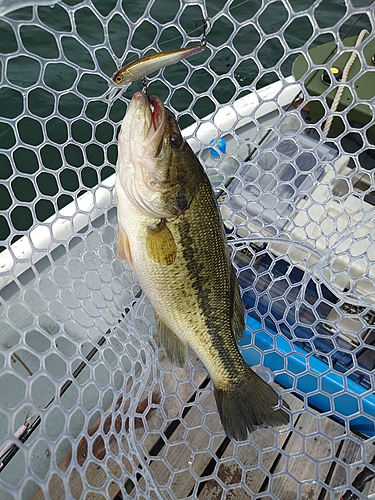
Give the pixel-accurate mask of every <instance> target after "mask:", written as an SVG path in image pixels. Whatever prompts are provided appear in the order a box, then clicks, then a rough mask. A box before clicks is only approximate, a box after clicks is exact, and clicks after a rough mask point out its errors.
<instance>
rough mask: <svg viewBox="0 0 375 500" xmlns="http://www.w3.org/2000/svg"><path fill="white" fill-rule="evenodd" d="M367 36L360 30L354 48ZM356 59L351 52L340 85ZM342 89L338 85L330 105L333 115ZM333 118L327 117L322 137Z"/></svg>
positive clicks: (341, 86) (355, 55)
mask: <svg viewBox="0 0 375 500" xmlns="http://www.w3.org/2000/svg"><path fill="white" fill-rule="evenodd" d="M368 34H369V32H368V31H367V30H362V31H361V32H360V34H359V35H358V38H357V41H356V43H355V46H354V48H356V47H358V46H359V45H360V44H361V43H362V41H363V39H364V37H365V36H366V35H368ZM356 57H357V52H356V51H355V50H353V52H352V54H351V56H350V58H349V60H348V62H347V63H346V65H345V68H344V70H343V72H342V78H341V83H342V84H343V83H345V82H346V81H347V79H348V75H349V71H350V68H351V67H352V66H353V63H354V61H355V58H356ZM344 89H345V85H340V86H339V88H338V89H337V92H336V96H335V98H334V100H333V103H332V106H331V112H332V113H334V112H335V111H336V109H337V107H338V105H339V102H340V99H341V96H342V93H343V92H344ZM333 118H334V116H333V114H331V115H330V116H329V117H328V119H327V121H326V124H325V126H324V129H323V134H324V135H328V132H329V130H330V128H331V125H332V121H333Z"/></svg>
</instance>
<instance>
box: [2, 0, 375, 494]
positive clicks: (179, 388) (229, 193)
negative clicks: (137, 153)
mask: <svg viewBox="0 0 375 500" xmlns="http://www.w3.org/2000/svg"><path fill="white" fill-rule="evenodd" d="M30 3H31V2H16V1H14V2H13V5H15V4H17V5H19V6H20V7H22V6H24V7H23V8H22V9H20V10H16V11H12V10H11V7H9V6H10V5H11V4H12V2H7V0H3V1H2V2H0V16H2V17H1V18H0V54H1V58H0V71H1V88H0V117H1V120H0V182H1V184H0V238H1V241H0V250H1V253H0V342H1V351H0V498H1V499H2V500H11V499H12V500H15V499H21V498H22V499H34V500H35V499H53V500H61V499H64V498H66V499H71V498H74V499H87V500H88V499H98V500H99V499H113V498H114V499H117V500H119V499H121V498H137V499H147V500H149V499H159V498H160V499H168V500H170V499H173V500H174V499H182V498H192V499H195V498H204V499H219V498H220V499H226V500H232V499H241V500H242V499H253V498H254V499H260V498H262V499H296V498H298V499H319V500H322V499H323V498H324V499H328V498H329V499H340V498H345V499H348V498H362V499H367V498H372V497H373V496H374V494H375V486H374V484H373V482H372V481H371V479H372V478H373V476H374V474H375V472H374V465H373V464H374V455H375V448H374V436H375V425H374V422H375V399H374V389H375V381H374V368H375V361H374V360H375V330H374V327H373V324H374V322H375V313H374V310H375V306H374V302H375V291H374V277H375V246H374V238H375V228H374V216H375V211H374V205H375V194H374V193H375V180H374V168H375V149H374V143H375V126H374V88H375V73H374V60H375V58H374V54H375V43H374V36H373V33H374V15H373V9H374V7H373V6H372V5H371V3H370V2H369V1H367V0H362V1H358V0H351V1H350V0H345V2H344V1H343V2H333V1H329V0H322V1H315V2H314V1H313V0H303V1H301V0H298V1H297V0H290V1H289V2H288V1H287V0H282V1H279V0H276V1H271V2H269V1H266V0H248V1H233V2H224V1H219V2H218V1H207V2H204V1H194V0H191V1H190V0H186V1H184V0H180V1H177V0H173V1H168V2H163V1H161V0H150V1H149V2H145V1H137V2H130V1H126V0H124V1H122V2H121V1H120V0H105V1H104V0H92V1H90V0H85V1H79V0H64V1H59V2H54V3H55V5H54V6H53V7H50V6H46V3H47V2H42V1H41V2H39V3H40V4H43V5H40V6H35V5H34V6H29V5H30ZM34 3H38V2H37V1H35V2H34ZM51 3H52V2H51ZM206 18H209V21H210V31H209V33H208V37H207V48H206V49H205V51H204V52H202V53H201V54H198V55H196V56H194V57H192V58H191V59H188V60H186V61H183V62H180V63H179V64H178V65H176V66H171V67H169V68H166V69H165V70H161V71H160V72H158V73H157V74H154V75H151V78H150V79H149V93H150V94H155V95H157V96H158V97H159V98H160V99H162V100H163V102H164V103H165V105H166V106H167V107H168V108H169V109H170V110H172V111H173V113H175V115H176V117H177V119H178V121H179V123H180V126H181V128H182V129H184V135H185V136H186V137H187V140H188V141H189V143H190V144H191V146H192V147H193V149H194V151H195V152H196V154H197V156H198V157H199V158H200V160H201V161H202V163H203V164H205V165H206V167H207V171H208V173H209V176H210V179H211V181H212V183H213V185H214V188H215V190H216V193H217V196H218V201H219V204H220V207H221V210H222V214H223V218H224V222H225V225H226V230H227V233H228V241H229V243H230V245H231V248H232V258H233V262H234V263H235V266H236V269H237V271H238V276H239V281H240V285H241V290H242V293H243V299H244V302H245V305H246V309H247V328H246V331H245V336H244V339H243V340H242V342H241V349H242V353H243V356H244V358H245V360H246V361H247V362H248V363H249V364H250V365H260V366H261V367H264V368H262V370H263V371H264V375H265V376H268V377H269V378H270V382H271V383H274V384H275V386H276V388H277V390H278V391H279V392H280V394H281V395H282V397H283V398H284V400H285V401H286V402H287V403H288V404H289V406H290V416H291V423H290V425H288V426H284V427H280V428H278V429H271V428H263V429H258V430H257V431H255V432H254V433H253V434H252V435H251V436H250V437H249V440H248V441H247V442H235V441H233V442H232V441H230V440H229V439H228V438H226V436H225V434H224V432H223V430H222V427H221V424H220V420H219V416H218V413H217V410H216V406H215V403H214V398H213V393H212V387H211V382H210V380H209V378H208V376H207V372H206V370H205V368H204V366H202V364H201V362H200V360H199V359H198V358H197V357H196V356H195V355H194V353H193V352H190V354H189V362H188V364H187V366H186V368H185V369H178V368H174V367H172V366H171V365H170V363H169V362H168V361H167V360H166V359H165V356H164V353H163V351H162V350H161V349H160V348H159V347H158V339H157V338H156V337H155V336H154V335H155V322H154V317H153V311H152V309H151V307H150V305H149V303H148V301H147V299H146V298H145V296H144V294H143V293H142V290H141V289H140V287H139V285H138V284H137V281H136V279H135V277H134V276H133V274H132V272H131V270H130V269H129V267H128V266H127V264H126V263H124V262H123V261H120V260H119V259H118V258H117V256H116V255H117V218H116V208H115V203H114V194H113V185H114V172H115V164H116V159H117V141H116V137H117V133H118V130H119V126H120V123H121V120H122V118H123V116H124V114H125V111H126V107H127V104H128V102H129V99H130V98H131V96H132V95H133V94H134V92H136V91H139V90H141V88H142V87H141V83H140V82H135V83H133V84H132V85H131V86H130V87H129V88H128V89H125V90H124V91H123V92H122V93H121V94H119V95H118V96H116V98H115V99H113V101H111V102H109V101H108V99H107V95H108V82H109V81H110V77H111V75H112V74H113V73H114V72H115V71H116V70H117V69H118V68H119V67H120V66H121V65H122V64H123V63H124V61H125V60H127V61H128V60H131V58H132V57H138V56H143V55H145V54H146V53H152V52H153V51H159V50H170V49H175V48H179V47H182V46H186V45H187V44H188V43H190V42H197V41H198V40H199V39H200V37H201V27H200V26H201V22H199V21H200V20H201V19H206ZM197 22H198V25H197V24H196V23H197ZM363 30H365V31H363ZM358 37H360V38H358ZM220 139H221V141H219V140H220ZM223 140H224V142H223ZM211 141H214V142H213V143H212V144H210V143H211ZM218 141H219V144H217V142H218ZM223 144H224V146H223ZM219 145H221V146H220V147H221V148H222V150H220V148H219ZM210 148H213V150H212V149H211V151H210ZM272 380H273V382H272ZM350 495H352V496H350ZM354 495H356V496H354Z"/></svg>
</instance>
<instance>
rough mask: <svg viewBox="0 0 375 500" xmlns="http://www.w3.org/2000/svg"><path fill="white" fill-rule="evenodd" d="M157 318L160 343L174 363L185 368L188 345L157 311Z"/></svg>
mask: <svg viewBox="0 0 375 500" xmlns="http://www.w3.org/2000/svg"><path fill="white" fill-rule="evenodd" d="M155 319H156V328H157V331H158V335H159V339H160V344H161V346H162V348H163V349H164V352H165V355H166V356H167V358H168V359H169V361H170V362H171V363H172V364H174V365H176V366H179V367H180V368H183V367H184V366H185V362H186V356H187V345H186V344H185V343H184V342H182V340H180V339H179V338H178V337H177V335H176V334H175V333H173V332H172V330H171V329H170V328H168V327H167V325H166V324H165V323H164V322H163V321H162V320H161V319H160V317H159V315H158V314H157V313H156V312H155Z"/></svg>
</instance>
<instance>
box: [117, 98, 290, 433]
mask: <svg viewBox="0 0 375 500" xmlns="http://www.w3.org/2000/svg"><path fill="white" fill-rule="evenodd" d="M148 99H149V100H148ZM116 196H117V206H118V219H119V248H118V253H119V255H120V256H121V257H123V258H126V259H127V260H128V262H129V264H130V265H131V267H132V268H133V269H134V272H135V274H136V275H137V277H138V280H139V282H140V284H141V286H142V289H143V290H144V292H145V293H146V295H147V296H148V298H149V299H150V302H151V304H152V306H153V308H154V312H155V318H156V324H157V330H158V334H159V337H160V342H161V345H162V346H163V348H164V350H165V352H166V355H167V356H168V358H169V359H170V360H171V361H172V362H173V363H175V364H176V365H178V366H183V365H184V363H185V359H186V352H187V346H188V345H189V346H190V347H192V348H193V349H194V351H195V352H196V354H197V355H198V356H199V357H200V359H201V360H202V362H203V363H204V365H205V366H206V368H207V370H208V372H209V373H210V375H211V378H212V381H213V386H214V394H215V398H216V402H217V405H218V410H219V413H220V417H221V421H222V423H223V426H224V430H225V432H226V433H227V435H228V436H229V437H231V438H234V439H239V440H243V439H246V437H247V433H248V431H250V432H251V431H253V430H254V429H255V428H256V427H257V426H259V425H264V424H268V425H280V424H283V423H287V422H288V421H289V417H288V415H287V414H286V413H285V412H284V411H283V410H281V409H277V410H276V411H275V409H274V406H275V405H277V403H278V397H277V394H276V393H275V391H274V390H273V389H272V388H271V387H270V386H269V385H267V384H266V383H265V382H264V381H263V380H262V379H261V378H260V377H259V376H258V375H257V374H255V373H254V372H253V371H252V370H251V369H250V368H249V367H248V366H247V365H246V363H245V362H244V360H243V358H242V356H241V354H240V352H239V350H238V347H237V340H238V339H239V338H241V336H242V334H243V330H244V305H243V302H242V300H241V297H240V291H239V285H238V282H237V278H236V275H235V271H234V268H233V266H232V263H231V260H230V255H229V251H228V246H227V243H226V237H225V232H224V229H223V224H222V220H221V216H220V211H219V209H218V206H217V202H216V199H215V196H214V193H213V191H212V187H211V184H210V182H209V179H208V177H207V175H206V174H205V172H204V170H203V168H202V166H201V164H200V163H199V161H198V159H197V158H196V156H195V155H194V153H193V152H192V150H191V149H190V147H189V146H188V144H187V143H186V142H185V141H184V140H183V139H182V137H181V133H180V131H179V128H178V125H177V123H176V122H175V120H174V118H173V117H172V116H170V115H169V114H168V113H167V112H166V110H165V108H164V106H163V104H162V103H161V101H160V100H159V99H158V98H156V97H150V98H148V97H147V96H145V95H144V94H142V93H137V94H135V95H134V96H133V99H132V102H131V104H130V106H129V108H128V111H127V114H126V116H125V118H124V121H123V124H122V127H121V132H120V135H119V157H118V163H117V175H116Z"/></svg>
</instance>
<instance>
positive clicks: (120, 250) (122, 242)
mask: <svg viewBox="0 0 375 500" xmlns="http://www.w3.org/2000/svg"><path fill="white" fill-rule="evenodd" d="M117 255H118V256H119V257H120V259H124V260H126V261H127V263H128V264H129V266H130V267H131V268H132V269H133V259H132V253H131V249H130V244H129V239H128V237H127V234H126V233H125V231H123V230H122V229H121V228H119V234H118V247H117Z"/></svg>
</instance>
